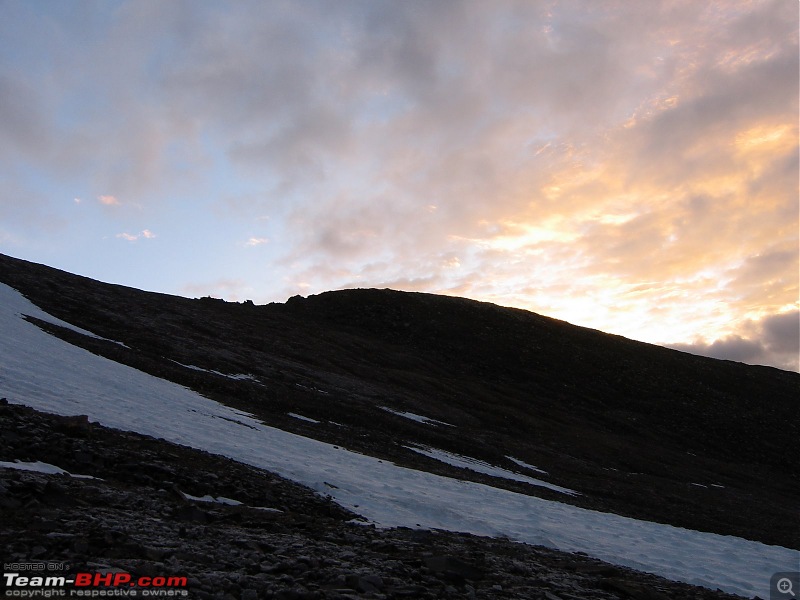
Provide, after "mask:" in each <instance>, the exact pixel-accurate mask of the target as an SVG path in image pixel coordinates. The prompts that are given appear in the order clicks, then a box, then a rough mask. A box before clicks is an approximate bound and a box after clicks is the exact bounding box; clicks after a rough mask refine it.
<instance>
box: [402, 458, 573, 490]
mask: <svg viewBox="0 0 800 600" xmlns="http://www.w3.org/2000/svg"><path fill="white" fill-rule="evenodd" d="M404 448H408V449H409V450H413V451H414V452H419V453H420V454H424V455H425V456H429V457H430V458H435V459H436V460H438V461H441V462H443V463H447V464H448V465H452V466H454V467H461V468H462V469H469V470H470V471H475V472H477V473H483V474H485V475H491V476H492V477H500V478H502V479H511V480H512V481H521V482H523V483H529V484H530V485H536V486H539V487H544V488H547V489H550V490H553V491H555V492H561V493H562V494H568V495H570V496H575V495H580V493H579V492H576V491H575V490H571V489H569V488H565V487H561V486H560V485H555V484H553V483H549V482H547V481H542V480H541V479H534V478H533V477H528V476H527V475H520V474H519V473H514V472H513V471H509V470H507V469H503V468H501V467H495V466H494V465H490V464H489V463H487V462H484V461H482V460H478V459H477V458H471V457H469V456H461V455H460V454H453V453H452V452H446V451H445V450H437V449H436V448H423V447H418V446H404Z"/></svg>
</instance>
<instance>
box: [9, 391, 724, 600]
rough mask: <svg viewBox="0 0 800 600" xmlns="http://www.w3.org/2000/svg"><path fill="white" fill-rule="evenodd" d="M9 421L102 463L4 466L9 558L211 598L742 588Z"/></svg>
mask: <svg viewBox="0 0 800 600" xmlns="http://www.w3.org/2000/svg"><path fill="white" fill-rule="evenodd" d="M0 422H2V428H0V461H15V460H18V461H24V462H36V461H41V462H44V463H48V464H52V465H56V466H58V467H60V468H61V469H64V470H66V471H68V472H69V473H72V474H76V475H89V476H91V477H92V478H78V477H73V476H69V475H67V474H55V475H53V474H43V473H39V472H31V471H23V470H17V469H11V468H0V512H2V516H3V518H2V524H0V547H2V548H4V551H3V560H4V564H5V565H7V564H9V563H15V562H16V563H19V562H25V561H33V562H45V561H46V562H60V563H65V564H66V565H67V571H66V572H67V573H76V572H80V571H89V572H116V573H129V574H130V575H131V576H132V577H134V578H136V577H141V576H150V577H157V576H183V577H186V578H187V588H186V589H187V590H188V596H189V597H192V598H201V599H206V598H220V599H225V600H228V599H230V600H239V599H241V600H255V599H258V598H280V599H298V600H301V599H322V598H326V599H327V598H329V599H334V598H338V599H346V598H420V599H427V598H509V599H512V598H519V599H523V598H525V599H543V600H558V599H563V600H578V599H580V600H584V599H588V598H597V599H609V600H611V599H620V600H624V599H629V598H633V599H635V600H659V599H666V598H687V599H688V598H691V599H695V600H711V599H715V600H724V599H725V598H731V599H732V598H735V596H730V595H727V594H724V593H722V592H719V591H713V590H708V589H704V588H698V587H694V586H689V585H685V584H681V583H676V582H671V581H668V580H665V579H662V578H659V577H656V576H653V575H649V574H644V573H639V572H636V571H632V570H630V569H626V568H623V567H617V566H612V565H609V564H606V563H602V562H600V561H598V560H595V559H592V558H589V557H587V556H585V555H582V554H567V553H562V552H557V551H554V550H550V549H546V548H542V547H535V546H529V545H525V544H519V543H512V542H511V541H509V540H503V539H489V538H481V537H476V536H472V535H464V534H458V533H451V532H442V531H423V530H411V529H378V528H375V527H374V526H371V525H368V524H365V523H363V522H362V521H359V519H358V517H357V515H354V514H352V513H349V512H347V511H345V510H344V509H342V508H341V507H339V506H338V505H336V504H334V503H333V502H331V501H330V500H328V499H325V498H322V497H320V496H318V495H316V494H314V493H313V492H312V491H310V490H308V489H306V488H304V487H302V486H299V485H297V484H294V483H292V482H289V481H287V480H285V479H282V478H280V477H278V476H277V475H274V474H271V473H268V472H265V471H262V470H259V469H255V468H252V467H249V466H246V465H242V464H239V463H235V462H233V461H230V460H228V459H225V458H221V457H218V456H213V455H210V454H207V453H203V452H200V451H196V450H193V449H189V448H186V447H182V446H177V445H175V444H170V443H167V442H164V441H161V440H154V439H152V438H147V437H144V436H140V435H136V434H132V433H126V432H120V431H116V430H110V429H106V428H104V427H101V426H99V425H96V424H90V423H89V422H88V420H87V419H85V418H80V417H57V416H53V415H47V414H43V413H39V412H37V411H34V410H32V409H30V408H27V407H23V406H18V405H14V404H9V403H7V402H6V401H5V400H2V401H0ZM205 496H210V497H213V498H215V499H217V500H219V499H221V500H222V502H209V501H203V500H199V499H198V498H202V497H205ZM228 499H230V500H235V501H237V502H239V503H241V504H236V505H234V504H230V503H228V504H226V503H225V502H228ZM206 500H208V498H207V499H206ZM127 591H128V592H131V591H132V590H130V589H128V590H127Z"/></svg>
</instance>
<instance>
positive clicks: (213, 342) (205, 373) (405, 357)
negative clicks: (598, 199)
mask: <svg viewBox="0 0 800 600" xmlns="http://www.w3.org/2000/svg"><path fill="white" fill-rule="evenodd" d="M0 281H3V282H5V283H7V284H8V285H11V286H12V287H15V288H16V289H18V290H20V291H21V292H22V293H24V294H25V295H26V296H28V297H29V298H30V299H31V300H33V301H34V303H36V304H37V305H39V306H42V308H44V309H46V310H48V311H49V312H51V314H53V315H54V316H57V317H59V318H62V319H64V320H66V321H69V322H70V323H73V324H75V325H78V326H80V327H84V328H85V329H88V330H90V331H92V332H94V333H95V334H97V335H100V336H103V337H105V338H108V339H109V340H114V341H116V342H119V343H114V342H111V341H108V340H106V341H103V340H98V339H92V338H87V337H86V336H81V335H79V334H76V333H74V332H72V333H70V332H68V331H60V330H59V328H57V327H54V326H49V325H46V324H39V325H40V326H41V327H43V328H47V329H48V330H49V331H51V332H52V333H54V334H57V335H59V336H61V337H64V338H65V339H69V341H70V342H71V343H75V344H78V345H81V346H83V347H85V348H87V349H90V350H91V351H92V352H95V353H97V354H101V355H103V356H106V357H109V358H112V359H113V360H117V361H118V362H123V363H125V364H129V365H131V366H135V367H136V368H139V369H141V370H144V371H146V372H149V373H151V374H154V375H156V376H159V377H163V378H166V379H170V380H172V381H175V382H176V383H180V384H182V385H186V386H187V387H190V388H192V389H195V390H196V391H198V392H200V393H202V394H203V395H206V396H208V397H210V398H213V399H215V400H218V401H220V402H222V403H224V404H228V405H230V406H234V407H236V408H238V409H240V410H245V411H247V412H249V413H251V414H254V415H257V416H258V417H259V418H260V419H263V420H264V422H268V423H271V424H274V425H275V426H278V427H282V428H285V429H287V430H291V431H296V432H299V433H302V434H303V435H309V436H312V437H317V438H318V439H322V440H325V441H329V442H333V443H339V444H341V445H342V446H345V447H348V448H351V449H354V450H356V451H359V452H365V453H368V454H371V455H373V456H378V457H382V458H384V459H388V460H392V461H394V462H397V464H405V465H409V466H414V467H420V468H425V469H427V470H432V471H433V472H438V473H442V474H446V475H448V476H457V477H467V478H471V479H472V480H474V481H485V482H488V483H491V484H492V485H500V486H504V487H506V488H507V489H513V490H515V491H519V492H520V493H526V494H533V495H540V496H542V497H545V498H557V499H558V500H559V501H564V502H568V503H573V504H577V505H579V506H584V507H587V508H592V509H596V510H603V511H610V512H617V513H618V514H624V515H628V516H632V517H636V518H645V519H649V520H654V521H658V522H664V523H671V524H675V525H679V526H685V527H689V528H695V529H700V530H705V531H713V532H717V533H723V534H728V535H738V536H741V537H746V538H748V539H756V540H759V541H763V542H765V543H774V544H779V545H784V546H787V547H795V548H797V547H800V531H798V530H797V529H795V528H793V527H791V526H789V527H787V525H786V524H787V523H791V522H793V521H791V520H790V519H792V518H793V516H792V515H793V514H794V513H793V511H794V509H795V506H796V501H794V500H792V498H793V497H796V493H797V490H798V489H800V482H798V469H797V460H796V457H795V456H794V455H793V454H792V453H791V452H787V451H786V448H788V447H790V441H791V440H792V439H797V437H800V435H797V434H798V432H797V419H796V418H795V417H796V416H797V411H798V405H797V400H796V398H797V396H796V392H797V391H798V389H800V387H799V385H800V383H799V382H800V376H798V375H797V374H793V373H790V372H785V371H780V370H778V369H774V368H769V367H756V366H749V365H741V364H738V363H729V362H726V361H718V360H715V359H710V358H706V357H699V356H694V355H688V354H685V353H681V352H678V351H675V350H670V349H666V348H661V347H656V346H651V345H648V344H644V343H642V342H635V341H633V340H627V339H625V338H622V337H620V336H612V335H609V334H604V333H602V332H598V331H595V330H589V329H585V328H580V327H577V326H573V325H569V324H566V323H564V322H561V321H557V320H555V319H550V318H548V317H543V316H541V315H536V314H535V313H529V312H527V311H521V310H519V309H505V308H502V307H498V306H496V305H492V304H488V303H478V302H476V301H472V300H466V299H458V298H449V297H441V296H434V295H427V294H415V293H409V292H396V291H386V290H344V291H338V292H328V293H324V294H320V295H317V296H311V297H308V298H293V299H290V300H289V301H287V303H285V304H272V305H264V306H255V305H250V304H247V303H243V304H238V303H226V302H223V301H220V300H213V299H197V300H190V299H186V298H181V297H176V296H168V295H164V294H156V293H152V292H141V291H139V290H134V289H132V288H125V287H124V286H114V285H109V284H102V283H99V282H94V281H92V280H90V279H87V278H81V277H78V276H74V275H70V274H67V273H64V272H61V271H57V270H55V269H51V268H49V267H44V266H41V265H33V264H31V263H26V262H25V261H19V260H18V259H12V258H10V257H5V256H0ZM531 332H535V333H536V335H532V334H531ZM120 344H124V346H123V345H120ZM187 365H188V366H187ZM214 373H217V374H214ZM237 373H245V374H249V375H250V376H252V377H253V379H252V380H246V379H233V378H231V377H230V375H235V374H237ZM223 374H227V375H229V377H224V376H223ZM389 409H390V410H389ZM392 411H394V412H392ZM404 412H406V413H409V414H415V415H424V416H425V417H427V418H430V419H434V420H438V421H442V422H445V423H448V424H450V425H453V426H454V427H447V426H444V425H442V426H431V425H426V424H424V423H417V422H414V421H413V420H409V419H407V418H403V417H402V416H398V414H401V413H404ZM298 414H299V415H301V416H304V417H306V418H309V419H312V420H314V421H317V423H316V424H315V423H312V422H304V421H302V420H301V419H298V418H296V417H293V416H291V415H298ZM342 423H343V424H344V425H346V426H347V428H348V430H347V432H346V433H343V432H342V431H341V428H339V427H338V426H337V425H336V424H342ZM409 444H410V445H411V446H414V445H416V446H418V447H430V448H437V449H440V450H442V451H447V452H453V453H457V454H460V455H464V456H470V457H472V458H474V459H479V460H485V461H488V462H490V463H492V464H495V465H500V466H504V467H505V468H509V469H514V468H516V469H517V470H519V467H518V466H515V465H514V464H513V463H512V462H510V461H509V459H508V456H513V457H516V458H517V459H520V460H522V461H524V462H525V463H527V464H530V465H537V466H539V467H543V468H544V470H546V471H547V472H548V473H549V474H548V475H545V476H544V479H546V480H548V481H551V482H552V483H553V484H557V485H561V486H564V487H567V488H571V489H576V490H578V491H579V492H580V494H579V495H578V496H576V497H574V498H564V497H563V494H559V493H558V492H554V491H551V490H548V489H546V488H534V487H531V486H529V485H526V484H522V483H516V482H508V481H498V480H497V479H496V478H493V477H491V476H487V475H481V474H475V473H468V472H466V471H465V470H464V469H457V468H454V467H452V466H447V465H443V464H441V462H440V461H436V460H433V459H430V458H428V457H426V456H422V455H419V454H418V453H415V452H414V451H413V450H409V449H408V446H409ZM693 484H697V485H693ZM701 484H702V485H701ZM715 486H718V487H715ZM723 489H724V490H725V491H724V492H723V491H721V490H723Z"/></svg>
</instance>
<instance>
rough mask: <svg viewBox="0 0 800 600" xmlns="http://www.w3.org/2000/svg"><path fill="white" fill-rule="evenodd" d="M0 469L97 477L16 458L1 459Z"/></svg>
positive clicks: (79, 477) (86, 477) (77, 477)
mask: <svg viewBox="0 0 800 600" xmlns="http://www.w3.org/2000/svg"><path fill="white" fill-rule="evenodd" d="M0 469H16V470H17V471H33V472H35V473H45V474H46V475H68V476H70V477H75V478H76V479H95V477H92V476H91V475H78V474H76V473H70V472H69V471H65V470H64V469H62V468H61V467H57V466H55V465H51V464H49V463H45V462H40V461H36V462H22V461H19V460H15V461H14V462H7V461H0Z"/></svg>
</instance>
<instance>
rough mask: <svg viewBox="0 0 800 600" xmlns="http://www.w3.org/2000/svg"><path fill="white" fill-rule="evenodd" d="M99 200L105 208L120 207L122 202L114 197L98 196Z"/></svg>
mask: <svg viewBox="0 0 800 600" xmlns="http://www.w3.org/2000/svg"><path fill="white" fill-rule="evenodd" d="M97 200H98V201H99V202H100V204H102V205H103V206H119V205H120V204H121V202H120V201H119V200H117V198H116V197H114V196H98V197H97Z"/></svg>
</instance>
